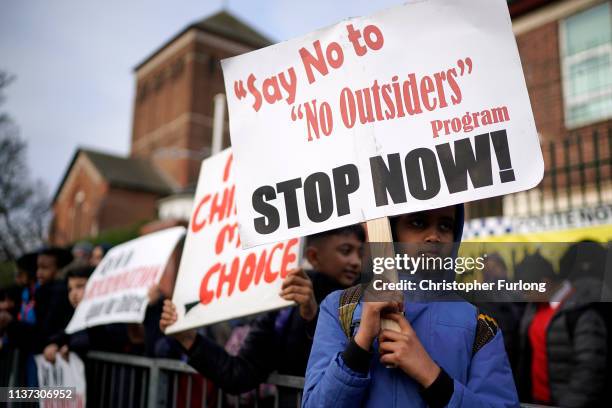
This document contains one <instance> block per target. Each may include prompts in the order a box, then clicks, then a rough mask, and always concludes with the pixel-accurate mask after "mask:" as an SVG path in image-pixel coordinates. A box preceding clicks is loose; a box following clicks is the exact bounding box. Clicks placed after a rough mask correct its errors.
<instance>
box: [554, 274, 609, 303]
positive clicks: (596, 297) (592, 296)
mask: <svg viewBox="0 0 612 408" xmlns="http://www.w3.org/2000/svg"><path fill="white" fill-rule="evenodd" d="M572 288H573V290H574V293H573V294H572V296H570V297H569V298H568V299H567V301H566V302H564V303H563V306H562V308H563V310H567V311H569V310H576V309H581V308H583V307H586V306H589V305H591V304H593V303H598V302H601V301H602V300H603V299H610V290H609V288H608V287H607V286H605V285H604V284H603V283H602V282H601V281H600V280H598V279H593V278H583V279H578V280H576V281H574V282H572Z"/></svg>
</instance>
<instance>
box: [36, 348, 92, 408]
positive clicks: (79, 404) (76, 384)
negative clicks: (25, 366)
mask: <svg viewBox="0 0 612 408" xmlns="http://www.w3.org/2000/svg"><path fill="white" fill-rule="evenodd" d="M34 361H35V362H36V375H37V377H38V386H39V387H41V388H47V387H50V388H55V387H69V388H73V391H74V392H72V391H70V393H71V394H70V395H69V398H66V399H58V398H53V399H40V401H39V402H40V406H41V407H43V408H47V407H49V408H50V407H71V408H84V407H85V397H86V394H87V383H86V380H85V364H83V360H81V359H80V358H79V356H78V355H77V354H75V353H72V352H70V353H69V354H68V360H64V358H63V357H62V356H61V355H60V354H59V353H57V356H56V358H55V363H53V364H51V363H50V362H48V361H47V360H45V357H44V356H43V355H42V354H38V355H36V356H34Z"/></svg>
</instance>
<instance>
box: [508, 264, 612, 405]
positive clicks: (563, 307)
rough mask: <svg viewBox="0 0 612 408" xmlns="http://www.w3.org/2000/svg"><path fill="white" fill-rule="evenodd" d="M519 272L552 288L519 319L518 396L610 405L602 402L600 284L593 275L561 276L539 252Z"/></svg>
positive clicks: (604, 338) (603, 330)
mask: <svg viewBox="0 0 612 408" xmlns="http://www.w3.org/2000/svg"><path fill="white" fill-rule="evenodd" d="M517 271H518V272H519V273H520V274H521V276H530V277H531V278H532V280H533V278H537V279H539V281H540V282H545V283H546V284H547V286H548V288H549V289H547V291H549V292H550V299H548V300H547V301H543V300H540V301H538V302H532V303H530V304H529V305H527V307H526V310H525V314H524V316H523V319H522V321H521V326H520V339H521V344H520V360H519V366H518V375H517V378H518V379H519V395H520V396H521V401H524V402H535V403H541V404H552V405H556V406H562V407H598V406H609V405H605V404H604V392H605V379H606V360H607V358H610V357H609V350H608V347H607V344H608V342H607V336H608V335H609V334H608V333H607V328H606V323H605V320H604V318H603V316H602V315H601V314H600V313H599V311H598V310H597V308H598V305H597V304H596V301H597V299H599V298H600V296H601V293H602V286H601V284H600V283H598V282H597V281H596V280H591V279H579V280H576V281H574V282H572V283H570V282H569V281H567V280H562V279H560V278H559V277H558V276H557V275H555V273H554V271H553V267H552V265H551V264H550V262H548V261H547V260H546V259H545V258H543V257H542V256H541V255H540V254H535V255H530V256H527V257H526V258H525V260H524V261H523V262H521V263H520V264H519V265H517Z"/></svg>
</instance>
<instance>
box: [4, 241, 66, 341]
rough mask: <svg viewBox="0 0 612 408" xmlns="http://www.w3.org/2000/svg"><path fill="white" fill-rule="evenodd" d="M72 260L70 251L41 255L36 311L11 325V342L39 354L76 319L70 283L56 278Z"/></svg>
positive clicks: (52, 250) (45, 251) (53, 250)
mask: <svg viewBox="0 0 612 408" xmlns="http://www.w3.org/2000/svg"><path fill="white" fill-rule="evenodd" d="M71 261H72V256H71V255H70V252H68V251H66V250H64V249H61V248H57V247H49V248H45V249H43V250H41V251H40V252H39V253H38V256H37V270H36V278H37V284H36V289H35V291H34V301H33V308H32V309H30V310H28V311H27V314H26V315H23V316H20V319H19V321H14V320H12V321H10V322H8V328H7V332H8V337H9V341H10V342H14V343H15V344H18V345H20V347H22V348H25V349H26V350H30V351H32V352H34V353H39V352H41V351H42V349H43V348H44V346H45V345H46V344H47V343H48V341H49V340H50V339H51V338H52V337H53V336H55V335H57V334H59V333H61V332H62V331H63V330H64V327H66V325H67V324H68V322H69V321H70V318H71V316H72V308H71V307H70V303H68V295H67V290H66V283H65V282H64V281H62V280H57V279H56V276H57V275H58V274H59V271H60V270H61V269H62V268H64V267H66V266H67V265H68V264H69V263H70V262H71ZM26 302H27V303H29V299H24V303H26ZM27 303H26V306H27ZM22 306H23V304H22ZM32 311H33V313H32Z"/></svg>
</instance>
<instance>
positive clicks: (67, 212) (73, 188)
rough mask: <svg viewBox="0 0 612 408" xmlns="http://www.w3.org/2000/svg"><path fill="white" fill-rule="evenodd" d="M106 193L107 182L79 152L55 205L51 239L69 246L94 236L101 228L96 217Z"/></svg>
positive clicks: (53, 241)
mask: <svg viewBox="0 0 612 408" xmlns="http://www.w3.org/2000/svg"><path fill="white" fill-rule="evenodd" d="M107 193H108V184H107V183H106V181H104V180H103V179H102V178H101V177H100V175H99V174H98V173H97V171H96V170H95V168H94V167H93V166H92V165H91V163H90V162H89V160H88V159H87V158H86V157H85V156H84V155H83V154H80V155H79V157H78V158H77V160H76V162H75V164H74V166H73V168H72V171H71V172H70V174H69V176H68V178H67V179H66V181H65V182H64V185H63V186H62V190H61V191H60V193H59V195H58V197H57V200H56V201H55V203H54V205H53V214H54V219H53V223H52V228H51V231H50V237H49V240H50V242H51V243H53V244H55V245H66V244H69V243H71V242H74V241H76V240H78V239H79V238H82V237H86V236H91V235H95V234H96V233H97V231H98V228H99V225H98V223H97V217H98V213H99V211H100V205H101V203H102V201H103V200H104V198H105V197H106V195H107Z"/></svg>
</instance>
